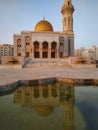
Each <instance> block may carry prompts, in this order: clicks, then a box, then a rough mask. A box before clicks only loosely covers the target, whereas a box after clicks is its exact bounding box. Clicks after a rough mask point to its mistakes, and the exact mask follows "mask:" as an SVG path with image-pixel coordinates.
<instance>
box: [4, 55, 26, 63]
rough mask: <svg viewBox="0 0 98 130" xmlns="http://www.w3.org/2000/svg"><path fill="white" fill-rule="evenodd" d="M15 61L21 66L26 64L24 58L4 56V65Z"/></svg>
mask: <svg viewBox="0 0 98 130" xmlns="http://www.w3.org/2000/svg"><path fill="white" fill-rule="evenodd" d="M13 59H16V60H17V61H19V64H22V65H23V64H24V57H22V56H3V57H2V64H10V63H9V61H12V60H13Z"/></svg>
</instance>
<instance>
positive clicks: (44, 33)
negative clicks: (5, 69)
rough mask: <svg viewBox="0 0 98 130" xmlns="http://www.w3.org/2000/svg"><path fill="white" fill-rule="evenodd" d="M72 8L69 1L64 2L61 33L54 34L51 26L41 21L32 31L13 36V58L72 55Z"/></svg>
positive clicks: (45, 21) (49, 57) (47, 22)
mask: <svg viewBox="0 0 98 130" xmlns="http://www.w3.org/2000/svg"><path fill="white" fill-rule="evenodd" d="M73 12H74V7H73V5H72V2H71V0H64V4H63V6H62V8H61V13H62V28H63V30H62V32H55V31H54V29H53V26H52V24H51V23H50V22H49V21H47V20H45V19H43V20H41V21H39V22H38V23H37V24H36V25H35V28H34V31H22V32H21V34H15V35H14V56H16V57H17V56H18V57H25V59H35V58H37V59H43V58H46V59H51V58H65V57H69V56H73V55H74V32H73Z"/></svg>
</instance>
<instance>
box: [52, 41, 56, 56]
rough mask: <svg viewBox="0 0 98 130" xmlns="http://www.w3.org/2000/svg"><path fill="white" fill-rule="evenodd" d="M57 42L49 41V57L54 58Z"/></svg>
mask: <svg viewBox="0 0 98 130" xmlns="http://www.w3.org/2000/svg"><path fill="white" fill-rule="evenodd" d="M56 53H57V43H56V42H52V43H51V58H56V57H57V56H56V55H57V54H56Z"/></svg>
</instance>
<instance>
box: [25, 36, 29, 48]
mask: <svg viewBox="0 0 98 130" xmlns="http://www.w3.org/2000/svg"><path fill="white" fill-rule="evenodd" d="M25 43H26V46H29V45H30V37H29V36H26V37H25Z"/></svg>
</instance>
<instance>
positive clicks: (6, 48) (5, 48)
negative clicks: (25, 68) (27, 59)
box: [0, 44, 14, 63]
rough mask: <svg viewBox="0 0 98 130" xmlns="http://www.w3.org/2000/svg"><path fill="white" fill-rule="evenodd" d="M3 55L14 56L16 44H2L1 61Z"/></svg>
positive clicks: (0, 46) (0, 60)
mask: <svg viewBox="0 0 98 130" xmlns="http://www.w3.org/2000/svg"><path fill="white" fill-rule="evenodd" d="M3 56H14V45H10V44H2V45H0V63H1V62H2V57H3Z"/></svg>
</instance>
